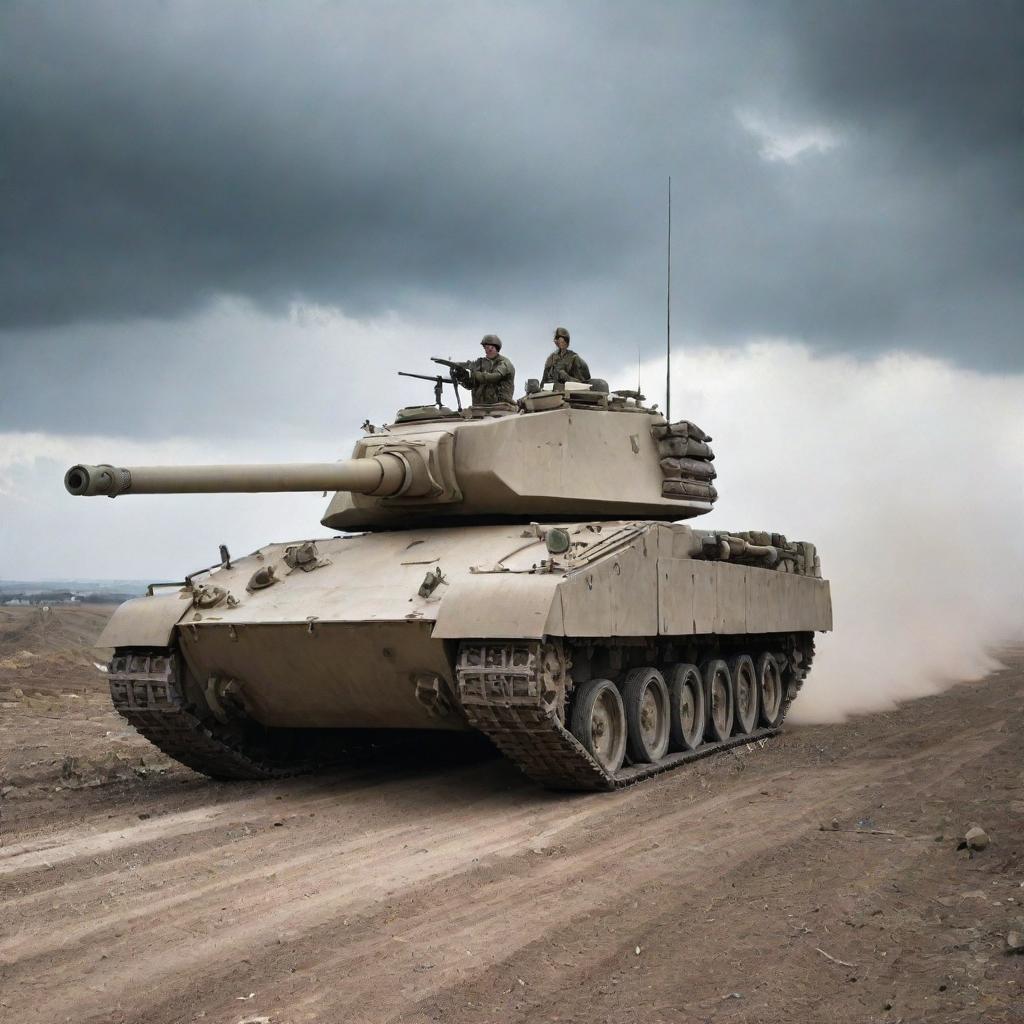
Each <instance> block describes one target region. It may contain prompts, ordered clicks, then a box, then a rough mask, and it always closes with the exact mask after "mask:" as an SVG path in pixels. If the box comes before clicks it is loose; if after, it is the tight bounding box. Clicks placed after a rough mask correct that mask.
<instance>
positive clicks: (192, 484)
mask: <svg viewBox="0 0 1024 1024" xmlns="http://www.w3.org/2000/svg"><path fill="white" fill-rule="evenodd" d="M419 476H420V474H419V473H417V472H415V471H414V467H413V466H411V465H410V462H409V460H407V459H405V458H404V457H402V456H400V455H397V454H391V453H385V454H381V455H376V456H373V457H369V458H361V459H347V460H345V461H343V462H309V463H303V462H298V463H279V464H276V465H248V466H247V465H229V466H129V467H122V466H107V465H100V466H87V465H79V466H72V467H71V468H70V469H69V470H68V471H67V473H66V474H65V475H64V486H65V487H66V488H67V490H68V492H69V493H70V494H75V495H85V496H92V495H101V494H103V495H106V496H107V497H110V498H114V497H117V495H119V494H220V493H226V492H231V493H238V492H241V493H248V494H257V493H260V492H263V491H353V492H355V493H357V494H372V495H378V496H381V497H386V496H388V495H396V494H410V496H412V495H415V494H416V493H417V491H418V490H419V486H418V485H419V483H420V481H419Z"/></svg>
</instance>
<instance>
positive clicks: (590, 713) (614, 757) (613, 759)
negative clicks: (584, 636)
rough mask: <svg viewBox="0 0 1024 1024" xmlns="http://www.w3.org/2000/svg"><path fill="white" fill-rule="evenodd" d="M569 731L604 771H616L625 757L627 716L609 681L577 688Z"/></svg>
mask: <svg viewBox="0 0 1024 1024" xmlns="http://www.w3.org/2000/svg"><path fill="white" fill-rule="evenodd" d="M569 730H570V731H571V732H572V734H573V736H575V737H576V739H578V740H579V741H580V743H582V744H583V746H584V747H586V749H587V750H588V751H589V752H590V753H591V754H592V755H593V756H594V759H595V760H596V761H597V762H598V763H599V764H600V765H601V767H602V768H604V769H605V771H608V772H617V771H618V770H619V769H620V768H621V767H622V761H623V759H624V758H625V756H626V714H625V711H624V710H623V707H622V697H621V696H619V691H618V689H616V686H615V684H614V683H613V682H612V681H611V680H610V679H591V680H589V681H588V682H586V683H583V685H582V686H579V687H577V689H576V697H575V700H574V701H573V705H572V715H571V717H570V720H569Z"/></svg>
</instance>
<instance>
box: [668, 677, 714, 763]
mask: <svg viewBox="0 0 1024 1024" xmlns="http://www.w3.org/2000/svg"><path fill="white" fill-rule="evenodd" d="M667 683H668V697H669V708H670V716H669V717H670V722H669V726H670V729H669V732H670V747H671V749H672V750H674V751H681V750H696V749H697V747H699V746H700V744H701V741H702V740H703V739H704V729H705V727H706V724H707V709H706V706H705V701H704V681H703V680H702V679H701V677H700V669H698V668H697V666H696V665H673V666H671V668H670V670H669V672H668V679H667Z"/></svg>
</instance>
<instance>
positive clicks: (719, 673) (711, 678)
mask: <svg viewBox="0 0 1024 1024" xmlns="http://www.w3.org/2000/svg"><path fill="white" fill-rule="evenodd" d="M701 675H702V676H703V677H704V685H705V686H706V687H707V695H708V710H709V714H708V732H707V736H708V739H709V740H711V741H712V742H713V743H722V742H723V741H725V740H727V739H728V738H729V736H730V735H731V734H732V721H733V712H734V704H733V692H732V676H731V675H730V674H729V666H728V665H726V663H725V662H724V661H722V659H721V658H714V659H712V660H711V661H706V662H704V664H703V665H702V666H701Z"/></svg>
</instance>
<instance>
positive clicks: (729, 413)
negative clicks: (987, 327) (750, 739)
mask: <svg viewBox="0 0 1024 1024" xmlns="http://www.w3.org/2000/svg"><path fill="white" fill-rule="evenodd" d="M680 348H681V349H682V351H681V352H680V353H679V354H678V355H676V354H675V353H673V370H674V371H676V367H677V366H678V371H677V372H674V377H673V380H674V384H673V401H672V406H673V415H674V416H676V415H678V416H685V417H687V418H689V419H693V420H695V421H696V422H697V423H699V424H700V425H701V426H702V427H704V429H706V430H708V431H709V432H710V433H711V434H712V435H713V436H714V438H715V442H714V448H715V451H716V454H717V459H716V466H717V468H718V474H719V479H718V488H719V492H720V494H721V498H720V500H719V503H718V506H717V508H716V511H715V512H714V513H713V514H712V515H710V516H708V517H706V518H705V519H704V520H702V521H701V523H700V525H702V526H704V525H706V526H709V527H715V526H721V527H722V528H731V529H769V530H777V531H779V532H781V533H785V534H786V535H787V536H788V537H790V538H793V539H800V540H812V541H814V542H815V543H817V544H818V546H819V548H820V550H821V556H822V566H823V570H824V572H825V575H827V576H828V577H830V578H831V580H832V596H833V605H834V611H835V627H836V628H835V632H834V633H833V634H832V635H830V636H828V637H825V638H823V639H822V640H821V641H820V642H819V657H818V660H817V662H816V664H815V669H814V673H813V675H812V677H811V681H810V682H809V683H808V686H807V688H806V689H805V692H804V694H803V695H802V696H801V699H800V701H799V703H798V704H797V705H796V707H795V708H794V712H795V713H794V720H796V721H804V722H821V721H835V720H841V719H842V718H843V717H845V716H846V715H848V714H851V713H856V712H864V711H872V710H878V709H881V708H886V707H891V706H892V705H893V704H894V703H895V702H897V701H899V700H905V699H909V698H912V697H918V696H922V695H924V694H927V693H933V692H936V691H937V690H940V689H942V688H943V687H944V686H946V685H948V684H950V683H951V682H954V681H956V680H961V679H971V678H979V677H981V676H982V675H984V674H985V673H986V672H988V671H990V670H991V669H992V668H993V667H994V666H995V665H996V661H995V659H994V658H993V656H992V654H991V651H992V649H993V647H994V646H995V645H997V644H998V643H1000V642H1001V641H1003V640H1004V639H1006V638H1007V637H1010V636H1013V635H1016V636H1019V635H1020V632H1021V627H1022V622H1024V584H1022V581H1024V530H1022V523H1024V377H1022V376H1003V377H997V376H984V375H981V374H977V373H972V372H969V371H965V370H958V369H954V368H952V367H950V366H948V365H946V364H944V363H940V362H937V361H935V360H930V359H926V358H923V357H918V356H906V355H890V356H886V357H882V358H879V359H877V360H874V361H871V362H858V361H855V360H852V359H849V358H847V357H841V356H831V357H820V356H818V357H816V356H813V355H811V354H810V353H809V352H808V351H807V350H806V349H804V348H803V347H801V346H798V345H793V344H789V343H784V342H776V341H766V342H763V343H757V344H752V345H750V346H748V347H747V348H745V349H742V350H734V351H730V352H723V351H721V350H718V351H713V350H701V349H696V348H691V349H686V348H683V347H682V346H680ZM661 372H662V373H663V370H662V371H661ZM644 376H645V379H646V380H649V381H656V380H659V379H660V378H659V371H658V369H657V367H656V365H655V364H652V365H651V366H650V367H648V368H647V370H646V372H645V374H644ZM651 397H652V398H653V397H655V396H653V395H652V396H651Z"/></svg>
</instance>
